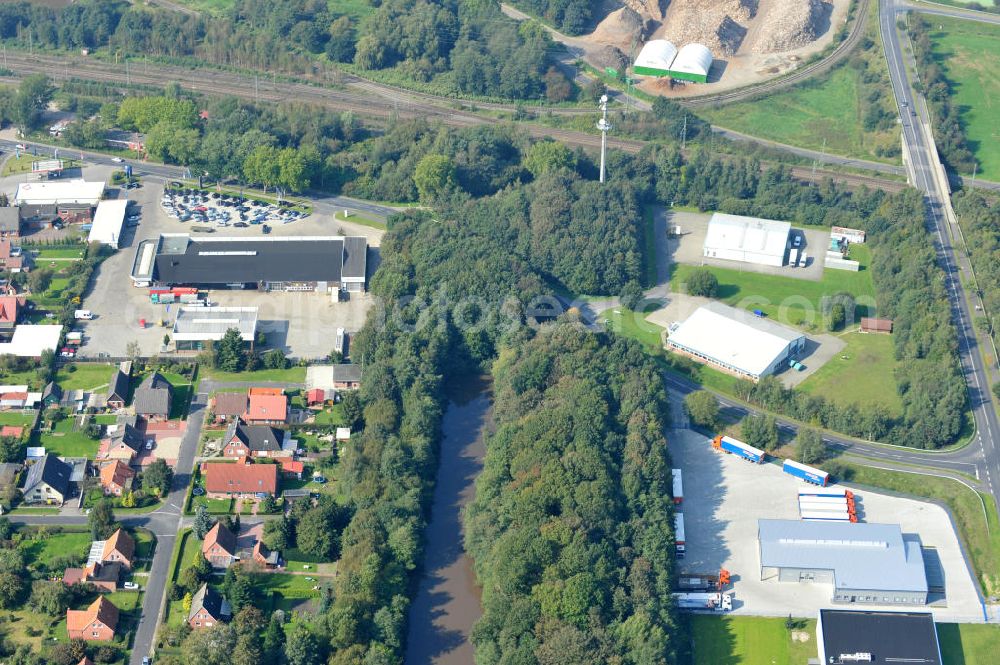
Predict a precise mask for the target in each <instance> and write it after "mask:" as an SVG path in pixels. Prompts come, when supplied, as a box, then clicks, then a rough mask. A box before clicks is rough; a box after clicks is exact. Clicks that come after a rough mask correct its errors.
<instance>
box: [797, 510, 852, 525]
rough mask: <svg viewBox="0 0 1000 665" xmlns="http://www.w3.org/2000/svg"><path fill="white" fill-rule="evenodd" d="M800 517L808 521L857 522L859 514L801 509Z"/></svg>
mask: <svg viewBox="0 0 1000 665" xmlns="http://www.w3.org/2000/svg"><path fill="white" fill-rule="evenodd" d="M799 517H801V518H802V519H803V520H804V521H806V522H857V521H858V517H857V515H848V514H847V513H844V512H832V511H829V510H814V511H805V510H802V511H799Z"/></svg>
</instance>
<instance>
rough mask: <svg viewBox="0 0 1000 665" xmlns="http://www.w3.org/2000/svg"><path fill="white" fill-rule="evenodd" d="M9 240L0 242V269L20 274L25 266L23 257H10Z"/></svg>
mask: <svg viewBox="0 0 1000 665" xmlns="http://www.w3.org/2000/svg"><path fill="white" fill-rule="evenodd" d="M11 249H12V246H11V244H10V240H6V239H5V240H0V268H3V269H4V270H6V271H8V272H21V271H22V270H24V269H25V268H26V267H27V266H26V265H25V263H24V256H23V255H15V256H11V253H12V252H11Z"/></svg>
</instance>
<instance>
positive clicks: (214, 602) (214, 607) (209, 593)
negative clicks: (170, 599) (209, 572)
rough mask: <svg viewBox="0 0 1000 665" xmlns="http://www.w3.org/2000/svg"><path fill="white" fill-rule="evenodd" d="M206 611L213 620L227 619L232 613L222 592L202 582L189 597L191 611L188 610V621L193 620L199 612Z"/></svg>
mask: <svg viewBox="0 0 1000 665" xmlns="http://www.w3.org/2000/svg"><path fill="white" fill-rule="evenodd" d="M202 611H204V612H207V613H208V615H209V616H211V617H212V618H213V619H214V620H215V621H222V620H223V619H228V618H229V615H230V614H232V610H231V609H230V607H229V603H228V602H227V601H226V599H225V598H223V597H222V594H221V593H219V592H218V591H216V590H215V589H213V588H212V587H210V586H208V584H207V583H205V584H202V585H201V588H200V589H198V591H197V592H196V593H195V594H194V596H192V597H191V611H190V612H188V621H191V620H193V619H194V618H195V617H197V616H198V614H199V613H200V612H202Z"/></svg>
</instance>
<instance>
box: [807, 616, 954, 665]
mask: <svg viewBox="0 0 1000 665" xmlns="http://www.w3.org/2000/svg"><path fill="white" fill-rule="evenodd" d="M816 641H817V642H818V644H819V662H820V663H823V664H824V665H828V664H830V663H865V662H872V663H921V664H922V665H941V662H942V661H941V648H940V646H939V645H938V637H937V631H936V630H935V628H934V617H933V615H931V614H930V613H929V612H869V611H861V610H820V611H819V622H818V623H817V624H816ZM844 656H847V658H844Z"/></svg>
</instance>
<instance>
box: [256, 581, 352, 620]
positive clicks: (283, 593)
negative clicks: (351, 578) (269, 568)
mask: <svg viewBox="0 0 1000 665" xmlns="http://www.w3.org/2000/svg"><path fill="white" fill-rule="evenodd" d="M324 581H330V582H332V581H333V578H332V577H320V576H316V575H293V574H291V573H258V574H255V575H254V576H253V587H254V591H256V592H257V593H258V594H261V595H262V596H265V597H270V609H271V610H272V611H273V610H279V609H280V610H290V609H293V608H294V607H295V606H297V605H299V604H301V603H302V602H303V601H307V600H309V599H312V598H316V597H317V596H319V592H318V591H316V590H314V589H313V587H314V586H318V585H320V584H321V583H322V582H324ZM265 603H267V601H265Z"/></svg>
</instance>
